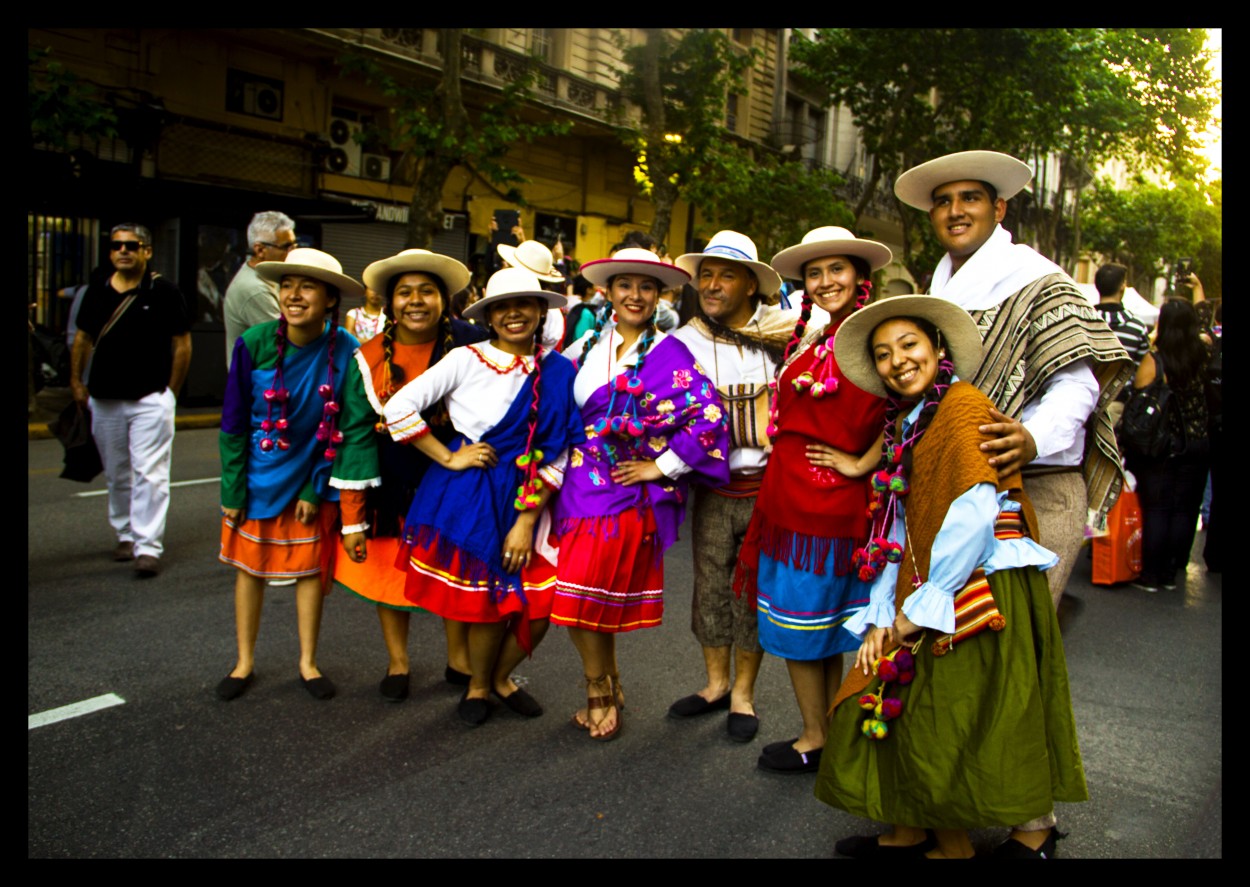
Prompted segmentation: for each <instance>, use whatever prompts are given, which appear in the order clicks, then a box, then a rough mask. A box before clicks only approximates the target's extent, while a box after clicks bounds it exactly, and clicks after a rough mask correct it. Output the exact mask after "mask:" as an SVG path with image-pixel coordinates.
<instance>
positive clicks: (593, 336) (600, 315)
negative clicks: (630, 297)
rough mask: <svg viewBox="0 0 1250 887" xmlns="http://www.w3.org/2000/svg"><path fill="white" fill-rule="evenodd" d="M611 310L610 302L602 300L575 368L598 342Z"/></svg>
mask: <svg viewBox="0 0 1250 887" xmlns="http://www.w3.org/2000/svg"><path fill="white" fill-rule="evenodd" d="M611 283H612V281H611V279H609V280H608V284H609V285H611ZM612 311H613V308H612V303H611V302H609V301H607V300H604V303H603V305H601V306H600V307H599V311H598V312H597V313H596V314H595V325H594V327H593V328H592V329H591V331H590V338H589V339H587V340H586V344H585V345H584V346H582V353H581V354H580V355H578V358H577V368H578V369H579V370H580V369H581V368H582V364H583V363H585V362H586V355H587V354H589V353H590V352H591V351H592V350H593V349H594V347H595V346H596V345H597V344H599V337H600V336H602V335H603V325H604V324H605V323H607V322H608V318H609V317H611V316H612Z"/></svg>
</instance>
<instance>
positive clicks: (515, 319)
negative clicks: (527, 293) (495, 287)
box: [486, 297, 543, 354]
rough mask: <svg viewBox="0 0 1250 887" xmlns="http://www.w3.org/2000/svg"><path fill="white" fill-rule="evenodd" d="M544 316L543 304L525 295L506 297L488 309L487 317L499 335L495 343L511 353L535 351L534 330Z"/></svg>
mask: <svg viewBox="0 0 1250 887" xmlns="http://www.w3.org/2000/svg"><path fill="white" fill-rule="evenodd" d="M542 316H543V306H542V304H541V303H540V302H539V301H538V300H537V299H531V298H524V297H523V298H519V299H504V300H503V301H502V302H496V303H495V304H493V305H491V306H490V307H489V308H487V309H486V317H487V319H488V320H489V321H490V325H491V326H492V327H493V328H494V330H495V334H496V335H497V336H498V339H497V340H496V342H495V345H496V346H497V347H498V348H499V349H500V350H501V351H507V352H508V353H509V354H533V353H534V331H535V330H537V329H538V324H540V323H541V322H542Z"/></svg>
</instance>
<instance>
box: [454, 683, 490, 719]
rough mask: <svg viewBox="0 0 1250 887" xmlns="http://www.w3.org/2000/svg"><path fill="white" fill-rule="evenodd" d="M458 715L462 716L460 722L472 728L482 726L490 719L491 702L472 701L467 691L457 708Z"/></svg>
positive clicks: (485, 700)
mask: <svg viewBox="0 0 1250 887" xmlns="http://www.w3.org/2000/svg"><path fill="white" fill-rule="evenodd" d="M456 714H458V715H460V720H462V721H464V722H465V723H466V724H468V725H469V726H470V727H477V726H480V725H482V724H484V723H486V719H487V718H489V717H490V700H489V699H470V698H469V692H468V691H467V690H466V691H465V694H464V695H463V696H461V697H460V704H459V705H457V706H456Z"/></svg>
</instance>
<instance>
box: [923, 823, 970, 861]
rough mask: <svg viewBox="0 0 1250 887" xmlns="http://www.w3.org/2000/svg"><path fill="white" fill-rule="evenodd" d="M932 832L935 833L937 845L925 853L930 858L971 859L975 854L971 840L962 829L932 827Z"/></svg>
mask: <svg viewBox="0 0 1250 887" xmlns="http://www.w3.org/2000/svg"><path fill="white" fill-rule="evenodd" d="M934 834H935V835H937V847H936V848H934V849H933V850H930V851H929V852H928V853H926V854H925V856H927V857H929V858H930V859H971V858H972V857H973V856H975V855H976V851H975V850H973V849H972V841H970V840H969V839H968V833H967V832H966V831H964V830H963V829H948V828H939V829H934Z"/></svg>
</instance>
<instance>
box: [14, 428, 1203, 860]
mask: <svg viewBox="0 0 1250 887" xmlns="http://www.w3.org/2000/svg"><path fill="white" fill-rule="evenodd" d="M216 447H217V435H216V432H215V431H212V430H193V431H180V432H179V433H178V437H177V440H176V443H175V447H174V469H173V479H174V481H175V483H181V484H184V485H181V486H178V487H176V488H175V489H174V492H173V505H172V508H171V512H170V516H169V528H168V534H167V538H166V546H167V550H166V555H165V558H164V561H165V564H166V569H165V571H164V572H163V573H162V575H161V576H159V577H158V578H156V579H152V580H138V579H136V578H135V577H134V574H133V571H132V570H131V569H130V567H129V566H128V565H125V564H114V563H113V562H112V561H111V560H110V557H109V555H110V552H111V550H112V547H113V544H114V540H113V538H112V535H111V531H110V529H109V527H108V522H107V506H106V502H105V497H104V496H103V495H82V494H84V493H93V492H98V491H101V490H103V488H104V483H103V478H102V477H101V478H98V479H97V480H96V481H95V482H93V483H91V484H77V483H73V482H70V481H64V480H60V479H58V478H57V473H58V472H59V470H60V459H61V450H60V448H59V445H58V444H57V443H56V442H55V441H49V440H32V441H30V443H29V501H28V520H29V555H28V559H29V590H28V622H27V639H28V702H27V704H28V712H29V714H30V715H32V716H33V715H36V714H39V713H43V712H46V711H49V710H52V709H56V708H59V707H61V706H67V705H70V704H73V703H78V702H81V701H83V700H90V699H95V698H97V697H101V696H106V695H107V694H115V695H116V697H119V698H120V699H121V700H124V702H122V703H120V704H115V705H112V706H110V707H107V708H103V709H100V710H97V711H94V712H91V713H88V714H84V715H81V716H78V717H73V718H70V719H67V720H61V721H58V722H55V723H50V724H46V725H43V726H32V727H31V728H30V729H29V732H28V744H27V748H28V758H27V776H28V785H27V789H28V801H27V809H28V834H27V852H28V856H29V857H30V858H231V857H238V858H271V857H277V858H332V857H478V858H571V859H585V860H587V861H588V862H589V861H590V860H604V859H610V858H719V857H733V858H751V857H767V858H831V857H833V843H834V841H835V840H837V839H838V838H840V837H844V836H846V835H849V834H859V833H865V832H866V831H872V830H873V829H874V825H873V824H872V823H868V822H866V821H864V820H860V819H857V818H856V817H853V816H850V815H848V814H845V813H842V812H841V811H837V810H833V809H831V808H829V807H826V806H825V805H824V804H822V803H820V802H819V801H817V800H816V799H815V798H814V797H813V796H812V784H813V777H810V776H789V777H787V776H777V775H773V774H767V773H763V772H760V771H758V770H756V768H755V759H756V757H757V756H758V754H759V751H760V749H761V747H762V746H763V745H764V744H765V743H767V742H771V741H773V740H777V739H785V738H787V737H791V736H794V735H796V734H797V732H798V730H799V718H798V714H797V710H796V708H795V704H794V700H793V696H792V694H791V690H790V686H789V681H788V679H787V677H786V671H785V667H784V664H783V663H781V662H780V661H778V660H775V659H771V658H769V659H767V660H766V662H765V665H764V668H763V671H762V674H761V678H760V683H759V688H758V709H759V712H760V716H761V719H762V722H763V726H762V729H761V731H760V735H759V737H757V739H756V740H755V741H754V742H752V743H750V744H747V745H738V744H736V743H733V742H731V741H730V740H729V739H728V738H727V736H726V734H725V729H724V719H723V716H722V715H709V716H707V717H705V718H701V719H697V720H696V721H694V722H677V721H673V720H670V719H668V718H666V717H665V712H666V710H667V708H668V705H669V704H670V703H671V702H672V701H673V700H674V699H676V698H677V697H679V696H683V695H685V694H687V693H691V692H694V691H695V690H697V689H698V688H699V687H700V686H701V681H700V678H701V675H702V657H701V655H700V652H699V648H698V646H697V644H696V643H695V641H694V639H693V636H692V635H691V634H690V631H689V628H688V625H689V596H690V583H691V579H690V576H691V573H690V559H691V555H690V548H689V542H688V540H686V539H683V540H682V541H681V542H679V543H678V544H677V546H675V548H674V550H673V551H672V552H671V553H670V555H669V557H668V559H667V562H666V568H667V574H668V575H667V583H666V586H667V589H668V591H669V595H668V614H667V617H668V618H667V620H666V622H665V624H664V625H663V626H661V627H660V628H657V629H653V630H649V631H641V632H635V633H632V634H630V635H626V636H623V637H622V638H621V639H620V644H619V651H620V659H621V667H622V674H623V676H624V679H625V687H626V692H627V694H628V707H627V708H626V710H625V714H624V720H625V727H624V730H623V732H622V734H621V736H620V738H619V739H618V740H616V741H615V742H611V743H594V742H591V741H589V740H588V739H587V738H586V734H585V733H583V732H582V731H580V730H577V729H575V728H574V727H572V726H570V724H569V723H568V719H569V716H570V715H571V714H572V712H573V710H574V709H575V708H577V707H578V706H579V705H581V704H583V702H584V695H583V692H584V691H583V689H582V683H581V675H580V672H581V669H580V663H579V660H578V658H577V655H576V653H575V651H574V650H573V647H572V644H571V643H569V641H568V639H567V637H565V632H564V631H562V630H559V629H553V630H552V632H551V633H550V635H549V636H548V638H547V640H546V641H545V642H544V644H543V645H542V646H541V647H540V648H539V649H538V651H537V655H536V656H535V657H534V659H532V660H530V661H527V662H525V663H523V664H522V666H521V668H520V670H519V671H520V673H521V674H522V675H523V676H524V678H525V679H526V680H527V682H528V684H527V685H528V688H529V690H530V691H531V692H532V693H533V694H534V695H535V696H536V697H537V698H538V699H539V700H540V701H541V702H542V703H543V705H544V707H545V708H546V713H545V714H544V715H543V716H542V717H540V718H537V719H534V720H525V719H522V718H520V717H518V716H516V715H514V714H512V713H511V712H509V711H507V710H506V709H501V710H499V711H497V712H496V714H495V715H494V717H492V718H491V720H490V721H488V722H487V723H486V724H485V725H484V726H482V727H480V728H477V729H470V728H467V727H465V726H464V725H462V724H461V723H460V721H459V720H458V719H457V718H456V715H455V704H456V701H457V699H458V691H456V690H455V689H453V688H452V687H449V686H447V685H446V684H444V683H442V672H443V666H444V664H445V660H444V648H443V639H442V628H441V624H440V623H439V621H438V620H437V619H435V618H434V617H432V616H418V617H416V618H414V619H413V623H412V638H411V642H410V650H411V653H412V663H413V681H412V696H411V697H410V698H409V700H408V701H407V702H405V703H402V704H399V705H395V704H388V703H386V702H384V701H383V699H382V698H381V696H379V694H378V692H377V683H378V681H379V680H380V679H381V678H382V676H383V673H384V671H385V663H386V658H385V654H384V650H383V646H382V641H381V636H380V632H379V629H378V621H377V617H376V616H375V615H374V610H373V608H372V607H370V606H368V605H367V604H364V603H362V602H361V601H360V600H358V599H356V598H353V597H352V596H350V595H349V594H346V593H343V592H341V591H338V592H335V593H333V594H331V595H330V596H329V598H328V599H327V602H326V611H325V618H324V622H323V628H322V637H321V647H320V650H319V654H318V660H319V664H320V665H321V667H322V668H323V669H324V671H325V673H326V674H328V675H330V676H331V677H332V678H333V679H334V681H335V683H336V684H337V685H338V688H339V695H338V697H337V698H335V699H334V700H332V701H330V702H327V703H321V702H316V701H314V700H313V699H312V698H311V697H310V696H308V694H307V693H305V692H304V690H303V689H302V688H301V687H300V685H299V683H298V681H297V677H298V675H297V670H296V661H297V656H298V647H297V642H296V634H295V631H296V626H295V612H294V603H293V599H292V595H291V591H290V589H272V590H270V591H269V592H268V594H267V600H266V603H265V610H264V617H263V620H262V625H261V636H260V642H259V646H258V659H257V679H256V682H255V683H254V684H253V686H252V688H251V690H250V691H249V692H248V693H247V695H246V696H244V697H242V698H241V699H238V700H235V701H234V702H230V703H222V702H219V701H218V700H217V699H216V697H215V696H214V695H213V687H214V686H215V684H216V683H217V681H218V680H220V679H221V677H223V676H224V675H225V674H226V672H227V671H228V670H229V668H230V667H231V666H232V664H233V655H234V640H233V639H234V620H233V603H232V601H233V595H232V587H233V571H232V570H231V569H230V568H228V567H226V566H225V565H223V564H220V563H218V562H217V560H216V551H217V545H218V518H217V515H218V487H217V484H216V483H215V481H213V480H212V479H215V478H216V477H217V475H218V462H217V450H216ZM199 481H208V482H199ZM1201 541H1202V537H1201V534H1200V535H1199V540H1198V544H1199V546H1200V545H1201ZM1199 550H1200V548H1199ZM1088 580H1089V562H1088V560H1087V559H1085V558H1082V561H1081V563H1080V564H1079V565H1078V566H1077V569H1076V572H1075V574H1074V576H1073V579H1072V582H1071V584H1070V587H1069V594H1068V596H1067V597H1066V598H1065V600H1064V605H1063V607H1062V609H1061V618H1062V622H1063V625H1064V637H1065V644H1066V648H1067V655H1068V667H1069V671H1070V674H1071V680H1072V687H1073V697H1074V698H1073V704H1074V707H1075V710H1076V716H1077V724H1078V728H1079V731H1080V739H1081V749H1082V752H1083V755H1084V761H1085V768H1086V774H1087V778H1088V782H1089V787H1090V793H1091V796H1092V797H1091V800H1090V801H1089V802H1088V803H1085V804H1064V805H1060V807H1059V810H1058V815H1059V820H1060V824H1061V828H1063V829H1064V830H1066V831H1070V833H1071V834H1070V837H1069V838H1067V839H1066V840H1064V841H1062V842H1061V843H1060V844H1059V855H1060V856H1061V857H1064V858H1085V859H1094V858H1101V859H1107V858H1169V857H1173V858H1218V857H1220V856H1221V854H1222V823H1221V785H1222V756H1221V746H1222V669H1221V660H1222V655H1221V654H1222V646H1221V644H1222V641H1221V631H1220V621H1221V612H1222V592H1221V585H1220V578H1219V577H1218V576H1208V574H1206V572H1205V571H1204V570H1202V568H1201V567H1200V566H1198V565H1196V564H1194V565H1191V567H1190V571H1189V574H1188V576H1187V581H1186V584H1185V585H1183V586H1182V587H1181V588H1180V589H1179V590H1177V591H1175V592H1170V593H1168V592H1165V593H1161V594H1156V595H1150V594H1146V593H1143V592H1140V591H1136V590H1133V589H1130V588H1127V587H1125V588H1122V589H1115V590H1107V589H1103V588H1096V587H1094V586H1092V585H1090V584H1089V581H1088ZM1004 835H1005V831H1004V830H987V831H984V832H977V833H975V834H974V836H973V837H974V843H975V844H976V845H977V846H978V848H979V849H980V850H982V851H987V850H988V849H989V848H990V847H992V846H993V844H994V843H996V842H997V840H1000V839H1001V837H1002V836H1004ZM589 871H592V872H593V871H608V870H604V869H591V870H589Z"/></svg>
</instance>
